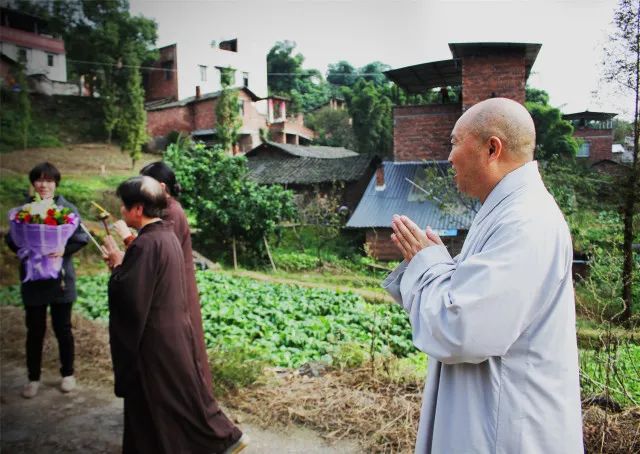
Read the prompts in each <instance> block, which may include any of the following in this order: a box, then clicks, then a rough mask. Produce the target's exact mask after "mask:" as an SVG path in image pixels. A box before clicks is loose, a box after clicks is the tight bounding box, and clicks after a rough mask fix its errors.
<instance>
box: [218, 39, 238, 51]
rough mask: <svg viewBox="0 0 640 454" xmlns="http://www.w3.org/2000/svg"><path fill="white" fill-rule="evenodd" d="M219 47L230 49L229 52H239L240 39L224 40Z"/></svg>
mask: <svg viewBox="0 0 640 454" xmlns="http://www.w3.org/2000/svg"><path fill="white" fill-rule="evenodd" d="M219 47H220V49H222V50H228V51H229V52H238V40H237V39H230V40H228V41H222V42H221V43H220V46H219Z"/></svg>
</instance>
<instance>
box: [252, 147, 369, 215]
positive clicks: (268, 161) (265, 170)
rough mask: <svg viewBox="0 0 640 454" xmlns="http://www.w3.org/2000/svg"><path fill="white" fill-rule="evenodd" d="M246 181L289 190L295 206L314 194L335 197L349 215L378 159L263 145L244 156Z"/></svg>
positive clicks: (340, 151)
mask: <svg viewBox="0 0 640 454" xmlns="http://www.w3.org/2000/svg"><path fill="white" fill-rule="evenodd" d="M245 156H246V157H247V159H248V165H249V178H251V179H252V180H253V181H255V182H257V183H259V184H280V185H282V186H285V187H286V188H289V189H292V190H293V191H294V192H295V193H296V195H297V197H296V199H297V200H296V201H297V204H298V206H300V207H303V206H304V205H305V204H307V203H308V202H309V201H310V200H312V199H313V198H314V197H316V196H318V195H327V194H332V195H336V196H337V198H338V200H339V203H340V204H341V206H345V207H347V209H348V210H349V212H351V211H352V210H353V209H354V208H355V206H356V204H357V203H358V201H359V200H360V199H361V198H362V194H363V193H364V191H365V188H366V187H367V184H368V183H369V180H370V178H371V176H372V175H373V173H374V172H375V169H376V166H377V165H378V164H379V162H380V161H379V159H377V158H376V157H375V156H370V155H359V154H358V153H355V152H354V151H351V150H347V149H346V148H340V147H321V146H299V145H291V144H281V143H274V142H265V143H263V144H261V145H260V146H258V147H256V148H254V149H253V150H251V151H249V152H248V153H246V155H245Z"/></svg>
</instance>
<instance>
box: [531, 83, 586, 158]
mask: <svg viewBox="0 0 640 454" xmlns="http://www.w3.org/2000/svg"><path fill="white" fill-rule="evenodd" d="M525 99H526V101H525V106H526V108H527V110H528V111H529V113H530V114H531V117H533V122H534V123H535V125H536V158H537V159H542V160H545V159H550V158H551V157H552V156H555V155H558V156H561V157H563V158H565V159H573V158H574V157H575V155H576V152H577V151H578V146H579V144H578V140H577V139H576V138H575V137H573V126H572V125H571V123H569V122H568V121H566V120H563V119H562V113H561V112H560V110H559V109H556V108H555V107H552V106H550V105H549V95H548V94H547V92H546V91H544V90H540V89H538V88H532V87H527V88H526V98H525Z"/></svg>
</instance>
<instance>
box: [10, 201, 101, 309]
mask: <svg viewBox="0 0 640 454" xmlns="http://www.w3.org/2000/svg"><path fill="white" fill-rule="evenodd" d="M53 200H54V201H55V204H56V205H59V206H63V207H68V208H71V209H72V210H73V212H74V213H76V214H78V209H77V208H76V207H75V205H73V204H72V203H70V202H68V201H67V200H66V199H65V198H64V197H62V196H61V195H59V196H56V197H54V199H53ZM78 215H79V214H78ZM4 239H5V242H6V243H7V245H8V246H9V248H11V250H12V251H13V252H18V247H17V246H16V245H15V243H14V242H13V240H12V239H11V235H10V234H9V233H7V234H6V236H5V238H4ZM88 242H89V236H88V235H87V234H86V233H84V231H83V230H82V229H81V228H80V226H78V228H77V229H76V231H75V232H73V235H72V236H71V238H69V239H68V240H67V245H66V246H65V248H64V256H63V257H62V270H61V271H60V276H59V277H58V278H57V279H44V280H41V281H28V282H22V280H23V279H24V276H25V268H24V264H21V266H20V282H22V283H21V284H20V293H21V294H22V302H23V303H24V304H25V306H41V305H43V304H49V303H72V302H73V301H75V300H76V298H77V296H78V295H77V293H76V272H75V270H74V268H73V260H72V258H71V255H72V254H74V253H76V252H78V251H79V250H80V249H82V248H83V247H84V246H85V245H86V244H87V243H88Z"/></svg>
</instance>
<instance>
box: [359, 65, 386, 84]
mask: <svg viewBox="0 0 640 454" xmlns="http://www.w3.org/2000/svg"><path fill="white" fill-rule="evenodd" d="M390 69H391V66H389V65H387V64H385V63H382V62H379V61H374V62H371V63H369V64H367V65H364V66H363V67H362V68H360V69H359V70H358V74H359V75H360V77H362V78H363V79H364V80H366V81H369V82H373V83H374V84H376V85H387V84H388V83H389V79H387V76H385V75H384V72H385V71H388V70H390Z"/></svg>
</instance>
